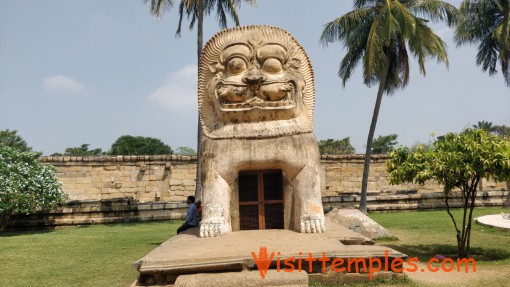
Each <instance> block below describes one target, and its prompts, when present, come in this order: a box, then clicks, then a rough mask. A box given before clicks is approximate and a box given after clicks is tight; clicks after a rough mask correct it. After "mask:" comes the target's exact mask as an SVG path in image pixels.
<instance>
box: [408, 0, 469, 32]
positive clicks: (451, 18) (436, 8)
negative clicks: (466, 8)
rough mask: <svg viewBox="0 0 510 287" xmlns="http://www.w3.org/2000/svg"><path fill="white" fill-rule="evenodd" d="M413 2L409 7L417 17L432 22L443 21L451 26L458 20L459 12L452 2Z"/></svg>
mask: <svg viewBox="0 0 510 287" xmlns="http://www.w3.org/2000/svg"><path fill="white" fill-rule="evenodd" d="M413 2H415V3H414V5H412V6H411V7H410V8H411V10H412V11H413V12H414V13H415V15H416V16H418V17H425V18H428V19H430V20H432V21H434V22H437V21H444V22H446V24H447V25H448V26H452V25H454V24H456V23H457V22H458V21H459V18H460V16H461V14H460V13H459V10H458V9H457V8H456V7H455V6H454V5H452V4H450V3H447V2H445V1H438V0H421V1H413Z"/></svg>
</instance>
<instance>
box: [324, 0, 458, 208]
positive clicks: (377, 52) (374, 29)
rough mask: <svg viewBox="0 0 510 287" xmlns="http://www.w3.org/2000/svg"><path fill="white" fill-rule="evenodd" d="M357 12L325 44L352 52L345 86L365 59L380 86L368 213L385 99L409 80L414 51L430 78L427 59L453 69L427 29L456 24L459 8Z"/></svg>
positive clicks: (388, 1)
mask: <svg viewBox="0 0 510 287" xmlns="http://www.w3.org/2000/svg"><path fill="white" fill-rule="evenodd" d="M354 8H355V9H354V10H353V11H351V12H348V13H347V14H345V15H343V16H340V17H338V18H336V19H335V20H333V21H331V22H329V23H327V24H326V25H325V26H324V30H323V31H322V35H321V38H320V41H321V43H322V44H323V45H325V46H327V44H328V43H331V42H334V41H337V40H338V41H343V42H344V45H345V47H346V48H347V54H346V55H345V57H344V58H343V59H342V61H341V63H340V69H339V71H338V76H339V77H340V78H341V79H342V83H343V86H345V83H346V82H347V80H348V79H349V78H350V77H351V75H352V73H353V71H354V69H355V68H356V66H357V65H358V63H359V62H360V61H361V63H362V65H363V79H364V83H365V84H366V85H367V86H369V87H370V86H373V85H375V84H377V83H378V84H379V88H378V91H377V99H376V102H375V107H374V112H373V115H372V122H371V124H370V131H369V133H368V139H367V145H366V152H365V162H364V169H363V181H362V185H361V201H360V207H359V208H360V210H361V211H362V212H364V213H366V212H367V206H366V192H367V183H368V172H369V168H370V158H371V151H372V141H373V138H374V132H375V127H376V125H377V118H378V115H379V109H380V106H381V100H382V95H383V94H384V93H386V94H388V95H391V94H393V93H395V92H396V91H397V90H398V89H400V88H404V87H405V86H406V85H407V83H408V81H409V52H411V54H412V55H413V56H414V57H415V58H416V59H417V60H418V65H419V67H420V72H421V73H422V74H423V75H425V60H426V59H427V58H429V57H431V58H436V59H437V61H438V62H444V63H445V64H446V66H448V57H447V55H446V49H445V44H444V42H443V41H442V40H441V38H440V37H439V36H437V35H436V34H434V32H433V31H432V29H430V28H429V27H428V26H427V22H428V20H426V19H423V18H421V17H428V18H429V19H431V20H434V21H437V20H440V21H446V22H447V24H448V25H452V24H454V23H455V21H456V18H457V13H458V12H457V9H456V8H455V7H454V6H453V5H450V4H448V3H446V2H443V1H439V0H422V1H416V0H354Z"/></svg>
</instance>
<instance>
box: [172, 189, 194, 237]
mask: <svg viewBox="0 0 510 287" xmlns="http://www.w3.org/2000/svg"><path fill="white" fill-rule="evenodd" d="M186 203H187V204H189V205H188V211H187V212H186V222H184V224H183V225H182V226H181V227H179V228H178V229H177V234H179V233H181V232H183V231H184V230H186V229H188V228H192V227H197V226H198V221H199V219H198V208H197V206H196V205H195V197H194V196H192V195H190V196H188V199H187V200H186Z"/></svg>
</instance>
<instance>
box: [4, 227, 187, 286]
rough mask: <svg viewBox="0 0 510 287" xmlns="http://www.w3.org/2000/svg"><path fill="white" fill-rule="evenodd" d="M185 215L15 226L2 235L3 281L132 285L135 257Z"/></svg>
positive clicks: (158, 241) (160, 239)
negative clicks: (53, 226) (45, 227)
mask: <svg viewBox="0 0 510 287" xmlns="http://www.w3.org/2000/svg"><path fill="white" fill-rule="evenodd" d="M180 224H181V222H180V221H165V222H148V223H126V224H111V225H93V226H82V227H68V228H63V229H58V230H36V231H14V232H6V233H3V234H1V235H0V258H1V261H2V263H1V267H0V286H123V287H125V286H129V285H130V284H131V283H132V282H133V281H134V280H135V279H136V278H137V276H138V273H137V272H136V271H135V270H134V269H133V268H132V267H131V265H132V263H133V262H134V261H136V260H138V259H140V258H142V257H143V256H145V255H146V254H147V253H148V252H149V251H151V250H152V249H154V248H155V247H156V246H158V245H159V244H161V243H162V242H164V241H166V240H167V239H168V238H170V237H171V236H172V235H174V234H175V232H176V230H177V228H178V227H179V226H180Z"/></svg>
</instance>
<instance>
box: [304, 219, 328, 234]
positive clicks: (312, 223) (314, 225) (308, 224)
mask: <svg viewBox="0 0 510 287" xmlns="http://www.w3.org/2000/svg"><path fill="white" fill-rule="evenodd" d="M299 225H300V227H301V233H324V232H326V227H325V226H324V215H322V216H321V215H305V216H301V218H300V221H299Z"/></svg>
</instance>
